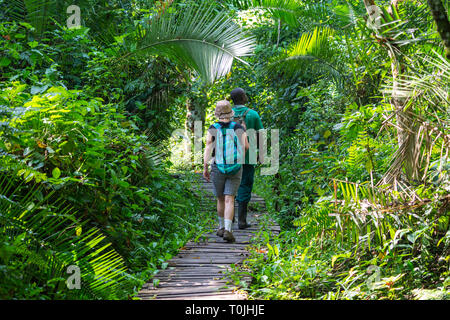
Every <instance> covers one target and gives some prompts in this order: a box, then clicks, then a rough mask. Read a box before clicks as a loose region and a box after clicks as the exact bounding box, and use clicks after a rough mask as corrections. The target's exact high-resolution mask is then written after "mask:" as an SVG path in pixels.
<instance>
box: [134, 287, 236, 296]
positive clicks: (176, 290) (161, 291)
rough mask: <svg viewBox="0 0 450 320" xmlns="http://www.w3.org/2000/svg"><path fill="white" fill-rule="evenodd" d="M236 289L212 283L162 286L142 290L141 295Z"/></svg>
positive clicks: (216, 291)
mask: <svg viewBox="0 0 450 320" xmlns="http://www.w3.org/2000/svg"><path fill="white" fill-rule="evenodd" d="M233 290H236V287H231V286H227V285H221V284H218V285H212V286H201V287H198V288H197V287H192V288H162V289H159V290H149V289H146V290H142V291H141V292H140V293H139V295H140V296H143V297H145V296H148V295H157V296H162V295H166V296H167V295H172V294H175V295H181V294H198V293H210V294H211V293H218V292H220V291H228V292H232V291H233Z"/></svg>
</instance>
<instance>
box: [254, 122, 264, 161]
mask: <svg viewBox="0 0 450 320" xmlns="http://www.w3.org/2000/svg"><path fill="white" fill-rule="evenodd" d="M263 129H264V126H263V124H262V121H261V117H260V116H259V114H257V118H256V119H255V130H256V145H257V148H258V159H257V161H258V162H259V164H263V163H264V155H262V154H259V152H261V149H260V148H259V146H260V144H259V143H260V141H259V132H258V131H259V130H263Z"/></svg>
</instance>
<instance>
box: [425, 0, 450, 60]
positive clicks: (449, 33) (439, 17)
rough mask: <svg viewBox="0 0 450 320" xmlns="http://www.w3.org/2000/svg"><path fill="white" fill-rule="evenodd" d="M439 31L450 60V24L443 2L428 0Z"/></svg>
mask: <svg viewBox="0 0 450 320" xmlns="http://www.w3.org/2000/svg"><path fill="white" fill-rule="evenodd" d="M427 2H428V6H429V7H430V10H431V13H432V14H433V19H434V21H435V22H436V25H437V31H438V33H439V35H440V36H441V38H442V41H443V42H444V46H445V51H446V56H447V59H450V22H449V21H448V16H447V12H446V11H445V8H444V5H443V4H442V1H441V0H427Z"/></svg>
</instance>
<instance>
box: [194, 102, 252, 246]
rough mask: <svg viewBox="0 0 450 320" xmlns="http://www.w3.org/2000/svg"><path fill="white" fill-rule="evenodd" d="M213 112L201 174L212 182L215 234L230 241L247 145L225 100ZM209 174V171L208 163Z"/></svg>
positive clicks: (245, 138)
mask: <svg viewBox="0 0 450 320" xmlns="http://www.w3.org/2000/svg"><path fill="white" fill-rule="evenodd" d="M214 115H215V116H216V118H217V119H218V122H216V123H214V124H213V125H211V127H209V129H208V132H207V135H206V148H205V153H204V159H203V160H204V170H203V177H204V178H205V179H206V180H207V181H208V182H209V181H210V180H212V182H213V186H214V188H213V192H214V195H215V196H216V197H217V215H218V219H219V228H218V230H217V236H219V237H223V239H224V240H225V241H227V242H234V241H235V238H234V236H233V233H232V223H233V218H234V199H235V196H236V194H237V191H238V188H239V186H240V184H241V178H242V171H243V163H244V161H245V154H246V150H248V148H249V144H248V139H247V134H246V133H245V128H244V127H243V126H241V125H240V124H238V123H236V122H234V121H231V119H232V117H233V116H234V111H233V110H232V108H231V104H230V102H229V101H227V100H222V101H219V102H217V104H216V110H215V113H214ZM211 159H212V160H213V161H212V163H211V173H210V172H209V162H210V161H211Z"/></svg>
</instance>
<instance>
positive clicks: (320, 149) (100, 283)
mask: <svg viewBox="0 0 450 320" xmlns="http://www.w3.org/2000/svg"><path fill="white" fill-rule="evenodd" d="M71 5H76V6H78V7H79V8H80V17H81V20H80V22H81V27H79V28H68V27H67V22H68V21H67V20H68V19H69V18H70V17H71V15H72V14H73V13H74V11H70V12H68V11H67V8H68V7H69V6H71ZM448 8H449V2H448V1H447V0H444V1H441V0H437V1H432V0H428V1H418V0H411V1H406V0H405V1H375V2H374V1H372V0H364V1H353V0H348V1H344V0H316V1H297V0H286V1H280V0H259V1H258V0H248V1H244V0H242V1H239V0H236V1H195V2H194V1H182V0H180V1H177V0H166V1H143V0H130V1H120V0H110V1H106V0H80V1H37V0H13V1H11V0H7V1H6V0H0V21H1V22H0V36H1V37H0V74H1V79H0V135H1V137H2V138H1V140H0V284H1V285H0V298H2V299H132V298H133V297H134V296H135V295H136V293H137V292H138V291H139V289H140V288H141V287H142V285H143V284H144V283H145V282H147V281H152V279H155V281H157V280H156V279H157V277H154V276H155V274H157V269H158V268H166V267H167V263H166V261H167V260H169V259H170V258H171V257H172V255H174V254H175V253H176V252H177V251H178V250H179V248H181V247H182V246H183V245H184V243H185V242H186V241H187V240H189V239H191V238H194V237H199V236H200V235H201V234H202V233H203V232H206V230H208V228H210V227H211V225H212V224H213V223H214V214H215V212H214V207H211V208H210V211H209V212H208V213H205V211H204V210H199V208H200V207H201V205H202V203H201V199H202V196H201V195H200V194H198V193H195V192H192V186H193V185H194V184H195V183H196V175H195V174H194V173H195V171H196V170H198V168H200V167H199V166H198V164H193V162H192V161H186V157H185V151H186V149H183V148H186V146H185V145H183V144H182V147H181V149H179V148H177V147H176V146H178V145H180V141H181V140H180V138H179V137H178V136H177V135H173V134H172V133H173V132H185V133H187V136H189V135H190V134H191V133H193V131H194V122H195V121H198V120H200V121H202V123H203V125H204V128H207V127H208V126H209V125H210V124H211V123H212V122H213V121H214V118H213V109H214V106H215V102H216V101H218V100H222V99H224V98H226V97H227V96H228V95H229V93H230V91H231V90H232V89H233V88H235V87H242V88H244V89H245V90H246V92H247V94H248V96H249V98H250V102H249V106H250V107H251V108H253V109H255V110H257V111H258V112H259V113H260V115H261V118H262V120H263V123H264V126H265V127H266V128H268V129H279V130H280V159H279V163H280V166H279V170H278V172H277V173H276V174H275V175H267V176H264V175H257V177H256V186H255V188H256V190H255V191H256V192H257V193H258V194H260V195H262V196H263V197H264V198H265V199H266V203H267V205H268V210H269V214H271V216H272V217H274V218H275V219H276V220H277V221H278V222H279V223H280V225H281V227H282V230H283V232H282V233H281V234H280V235H279V237H278V238H277V239H275V240H274V242H272V244H269V243H268V240H267V239H268V237H267V235H266V234H264V233H262V234H260V239H259V241H258V242H257V243H255V244H254V246H253V248H252V251H251V256H250V258H249V259H247V260H246V261H245V263H244V266H243V268H241V269H239V270H235V271H234V274H233V278H234V279H235V281H236V282H239V278H240V277H241V276H243V275H248V274H250V275H251V276H252V277H253V281H252V282H251V284H249V285H245V288H244V289H246V290H247V291H248V292H249V296H250V298H258V299H446V298H449V297H450V293H449V287H450V271H449V270H450V269H449V267H450V231H449V230H450V229H449V217H450V210H449V208H450V196H449V194H450V179H449V170H450V162H449V159H448V156H449V147H450V131H449V124H450V123H449V121H450V119H449V113H450V112H449V111H450V105H449V84H450V63H449V60H448V59H449V56H450V24H449V23H448V14H447V13H448ZM72 22H73V21H72ZM259 168H260V167H258V169H259ZM71 265H76V266H78V267H79V268H80V271H81V276H82V285H81V289H80V290H70V289H69V288H68V287H67V285H66V279H67V277H68V276H69V275H70V274H68V273H67V268H68V267H69V266H71Z"/></svg>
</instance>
